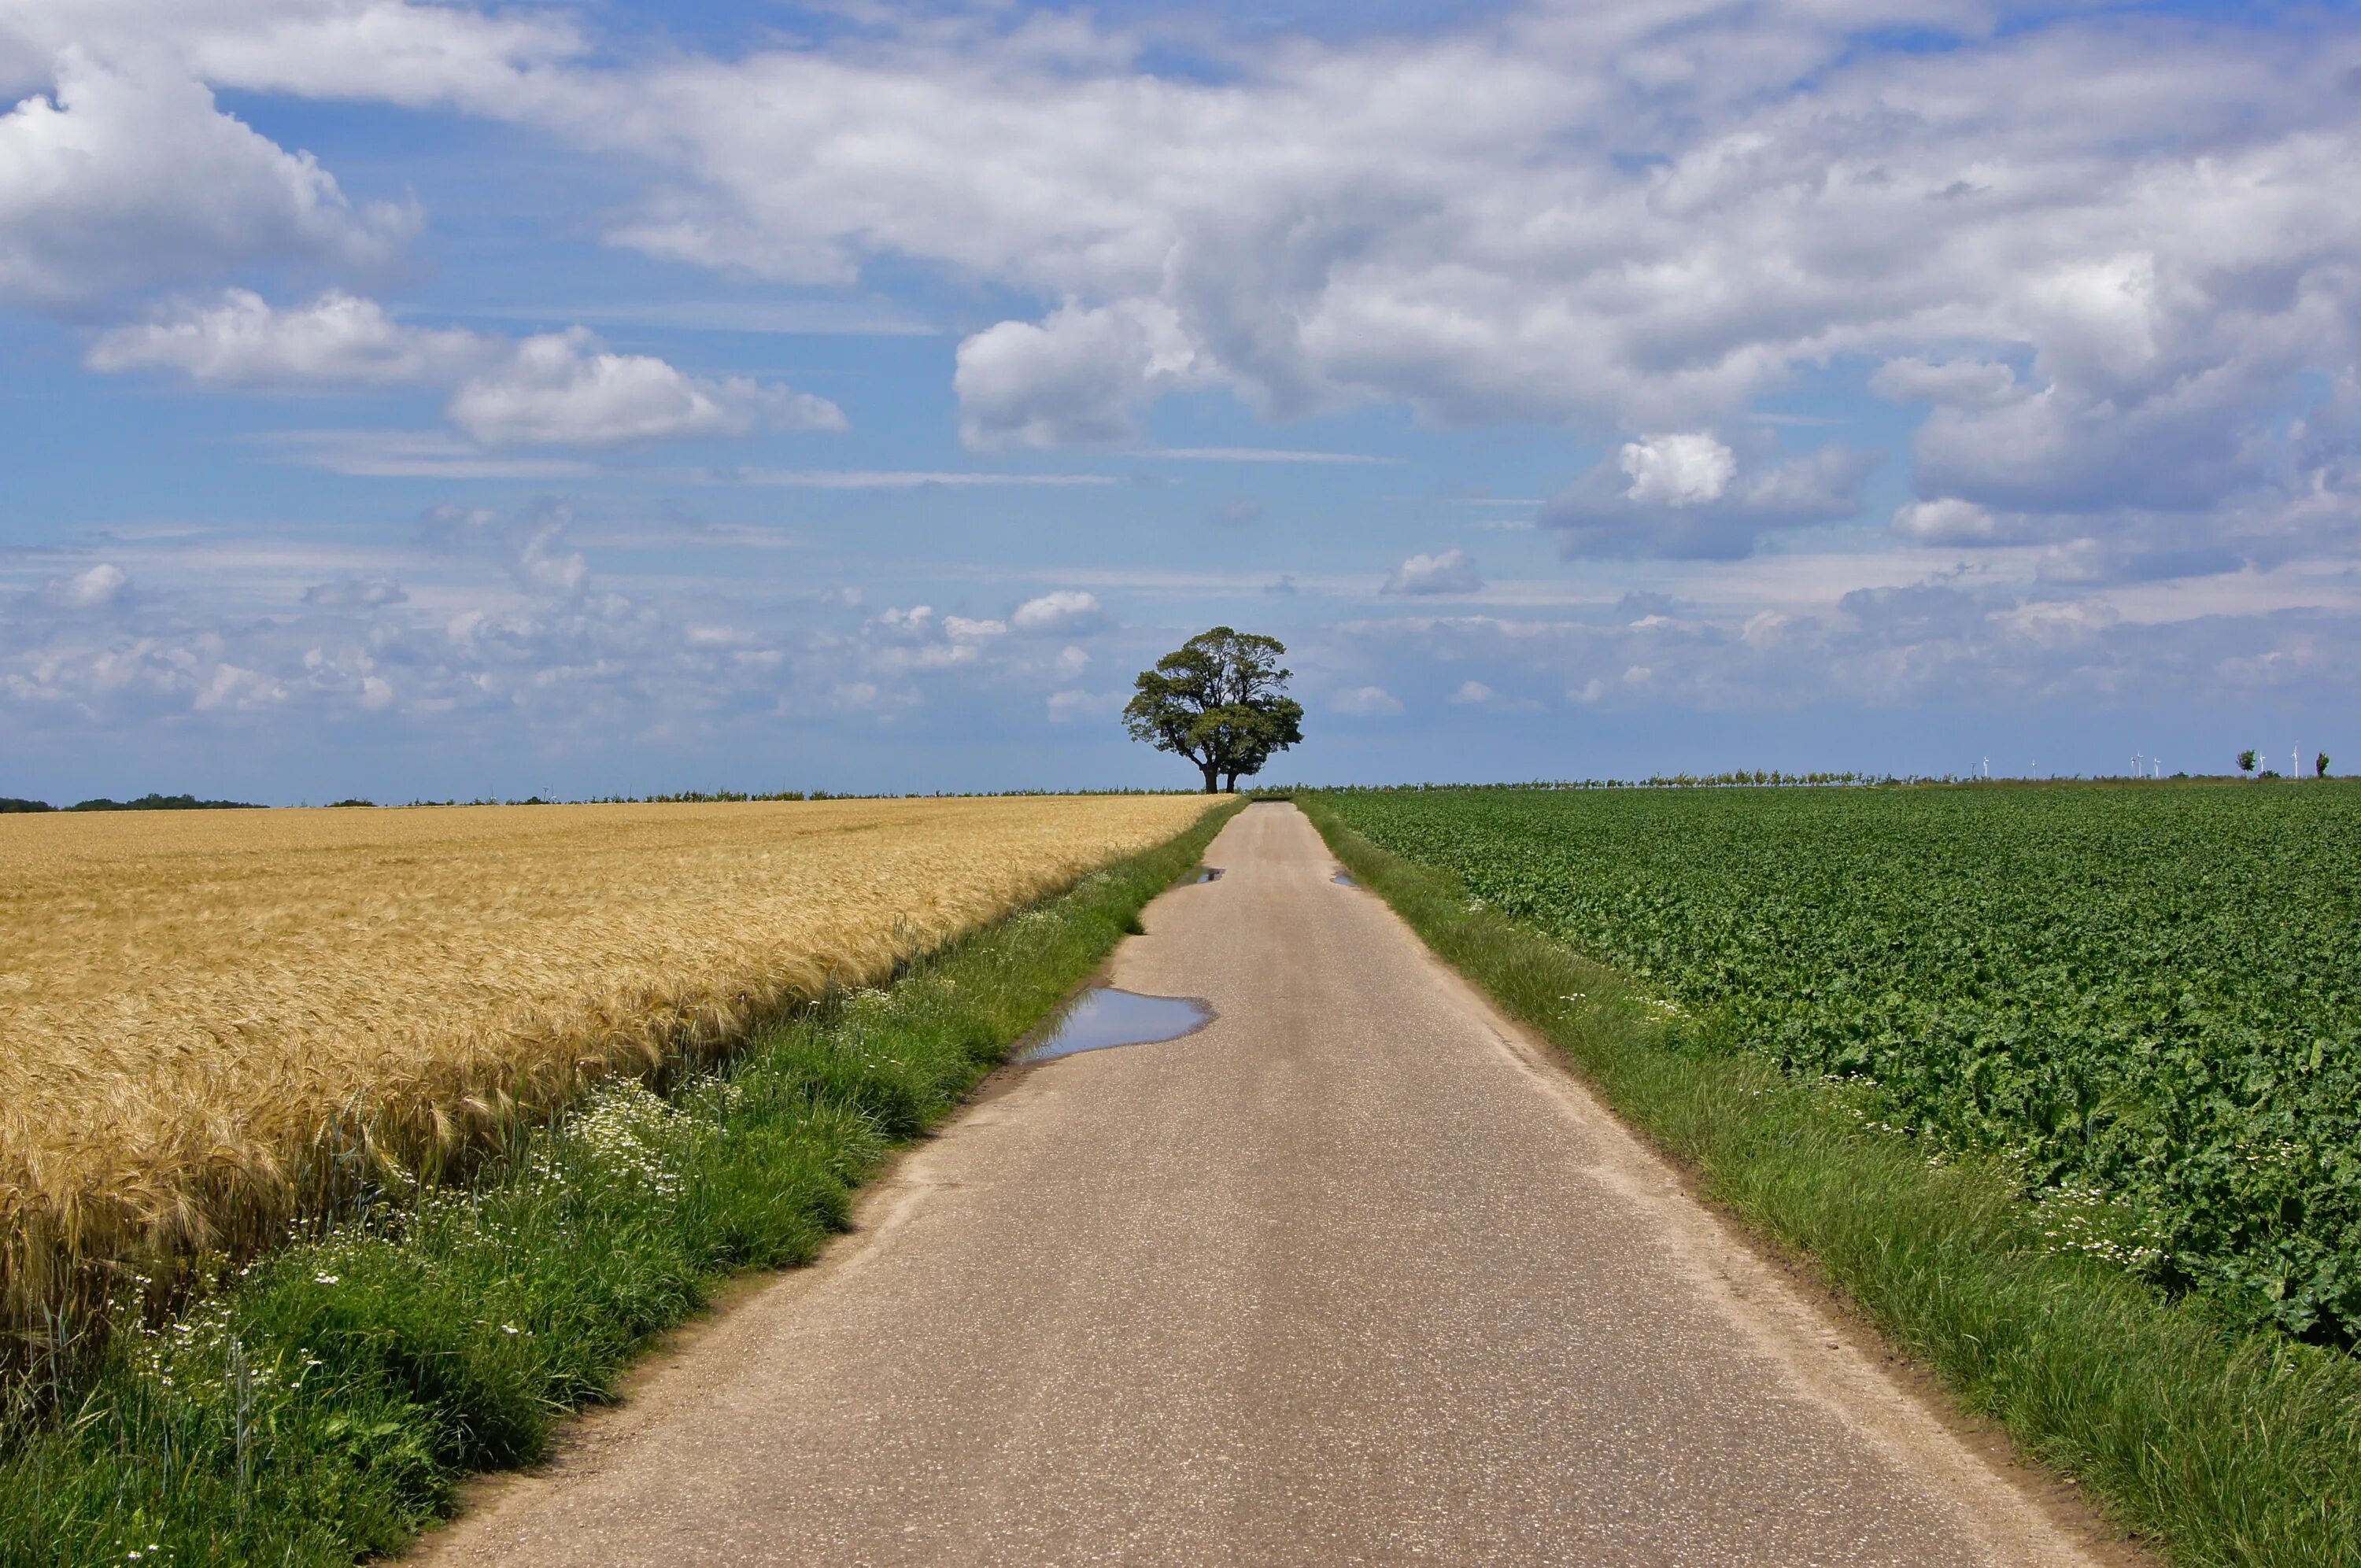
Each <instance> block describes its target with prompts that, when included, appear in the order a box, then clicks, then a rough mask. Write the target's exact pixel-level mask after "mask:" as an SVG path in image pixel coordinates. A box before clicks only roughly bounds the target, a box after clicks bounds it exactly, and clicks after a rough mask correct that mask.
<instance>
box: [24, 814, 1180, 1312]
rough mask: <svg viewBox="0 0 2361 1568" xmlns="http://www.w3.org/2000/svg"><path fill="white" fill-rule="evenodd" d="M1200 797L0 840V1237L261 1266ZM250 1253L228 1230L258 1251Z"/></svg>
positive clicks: (232, 817) (307, 818)
mask: <svg viewBox="0 0 2361 1568" xmlns="http://www.w3.org/2000/svg"><path fill="white" fill-rule="evenodd" d="M1205 805H1206V802H1205V801H1204V800H1203V799H1202V797H1188V796H1169V795H1164V796H1156V795H1151V796H1141V795H1124V796H1099V797H1091V796H1066V797H1024V798H1005V799H950V800H906V801H874V802H873V801H810V802H791V803H760V804H731V805H708V806H670V805H666V806H486V807H419V808H409V809H401V810H361V809H346V810H316V811H267V812H266V811H185V812H153V813H146V812H142V813H110V814H105V815H95V814H94V815H88V816H80V815H56V816H21V817H0V1236H5V1258H0V1267H5V1273H6V1278H5V1290H6V1293H7V1295H8V1296H9V1298H10V1299H11V1304H12V1305H14V1306H16V1307H17V1308H19V1309H20V1310H21V1309H24V1308H27V1307H28V1306H30V1305H31V1303H32V1302H33V1301H34V1300H35V1299H38V1298H40V1297H42V1296H44V1295H47V1294H51V1293H53V1292H54V1291H55V1290H56V1288H58V1287H59V1286H60V1285H61V1284H63V1283H64V1281H62V1280H61V1279H60V1278H58V1277H56V1275H55V1271H56V1270H57V1268H58V1267H59V1266H60V1264H61V1262H62V1261H63V1260H66V1259H70V1258H73V1257H77V1256H78V1257H82V1258H85V1259H86V1258H91V1257H111V1258H117V1259H124V1260H132V1261H140V1262H153V1261H156V1260H159V1259H165V1258H170V1257H173V1256H186V1255H189V1254H190V1253H192V1252H194V1251H197V1250H201V1249H204V1248H208V1247H218V1246H224V1245H228V1246H232V1247H237V1246H242V1245H247V1244H249V1243H250V1242H251V1241H252V1240H253V1237H254V1234H256V1233H257V1232H258V1227H265V1226H269V1227H282V1226H283V1225H284V1223H286V1221H287V1219H288V1218H289V1217H290V1216H291V1215H292V1214H295V1213H299V1212H302V1210H303V1208H304V1206H305V1204H306V1203H307V1202H308V1201H316V1200H317V1198H318V1197H319V1194H318V1193H316V1192H313V1191H308V1190H307V1184H310V1185H316V1184H317V1183H318V1182H319V1181H320V1180H322V1179H324V1178H323V1176H322V1174H321V1173H322V1172H324V1171H326V1170H328V1168H329V1166H328V1164H327V1163H326V1162H324V1161H323V1159H322V1157H321V1151H322V1149H323V1147H324V1146H326V1145H328V1144H333V1146H334V1148H335V1151H336V1154H337V1158H338V1159H339V1160H341V1161H343V1162H344V1163H345V1164H347V1165H348V1164H349V1163H350V1162H351V1160H352V1159H353V1158H354V1157H355V1155H354V1151H356V1150H358V1151H360V1153H361V1155H362V1156H365V1157H374V1158H376V1159H379V1160H393V1161H410V1162H414V1161H416V1160H419V1159H421V1158H432V1157H434V1152H435V1151H436V1150H438V1149H440V1150H448V1149H452V1148H457V1147H464V1146H467V1144H468V1141H469V1139H470V1137H471V1135H478V1134H482V1133H484V1132H486V1131H487V1130H488V1129H497V1128H498V1127H500V1126H501V1125H504V1124H514V1119H515V1117H516V1115H517V1114H518V1113H520V1112H524V1113H532V1112H537V1111H540V1110H543V1109H546V1108H547V1107H549V1106H551V1105H554V1104H556V1103H558V1102H562V1101H564V1100H565V1099H566V1097H567V1096H569V1095H570V1094H571V1093H573V1092H574V1091H575V1090H576V1089H577V1086H578V1085H579V1084H581V1083H582V1082H583V1081H585V1080H587V1079H590V1078H595V1077H599V1076H603V1075H606V1074H609V1073H611V1072H616V1071H632V1070H641V1069H645V1068H647V1067H649V1066H652V1065H653V1064H655V1063H656V1062H658V1061H661V1060H664V1059H666V1058H672V1057H674V1056H675V1055H678V1054H683V1053H686V1054H688V1055H692V1056H694V1055H697V1054H699V1053H703V1052H709V1051H711V1050H713V1049H716V1048H718V1047H721V1046H723V1045H726V1044H727V1043H729V1042H730V1040H731V1039H733V1038H734V1037H736V1036H737V1035H738V1034H739V1032H740V1031H741V1029H742V1027H743V1025H745V1024H746V1023H747V1022H748V1021H749V1020H751V1019H752V1018H753V1017H754V1016H756V1015H758V1014H761V1013H762V1012H763V1011H764V1010H766V1009H769V1008H772V1007H775V1006H777V1005H779V1004H781V1003H785V1002H788V1001H792V1000H793V999H795V998H796V997H797V996H799V995H810V994H814V993H817V992H820V991H821V990H823V989H824V988H825V987H826V986H827V985H828V984H829V981H831V980H834V981H837V982H839V983H844V984H852V983H860V982H863V981H872V980H874V979H877V978H879V977H881V976H883V975H884V974H885V973H886V972H888V971H889V970H890V969H891V968H892V966H893V964H894V963H895V960H896V959H897V958H900V957H902V956H905V955H906V954H908V953H910V952H911V951H913V950H914V949H917V948H924V947H927V946H929V945H931V944H933V943H935V942H938V941H939V940H941V939H942V938H946V937H949V936H950V935H952V934H954V933H956V932H958V931H960V930H962V929H964V928H967V927H972V926H975V925H977V924H980V923H982V922H984V921H987V920H989V919H992V918H993V917H994V916H999V915H1001V914H1003V913H1005V912H1006V911H1008V910H1009V909H1011V908H1013V907H1015V906H1016V905H1021V904H1024V903H1026V902H1028V901H1030V900H1032V899H1034V898H1037V897H1038V896H1041V895H1042V894H1047V893H1049V892H1051V891H1053V890H1055V889H1058V888H1060V887H1062V886H1064V885H1066V884H1067V883H1071V881H1072V880H1073V879H1074V878H1075V877H1077V876H1078V875H1080V874H1082V872H1086V871H1087V870H1089V869H1091V868H1092V867H1094V866H1097V865H1101V864H1104V863H1105V862H1106V861H1110V860H1113V859H1115V858H1116V857H1118V856H1121V855H1124V854H1126V853H1129V852H1132V851H1135V850H1140V849H1143V848H1145V847H1147V846H1148V845H1150V844H1153V843H1156V842H1159V841H1160V840H1162V839H1167V838H1170V836H1171V835H1173V834H1174V833H1177V832H1179V831H1180V830H1181V829H1182V828H1185V827H1186V826H1187V825H1188V824H1189V823H1190V822H1191V821H1193V820H1194V819H1195V818H1196V817H1197V816H1198V815H1199V814H1200V813H1201V812H1202V810H1203V809H1204V807H1205ZM241 1233H242V1234H241Z"/></svg>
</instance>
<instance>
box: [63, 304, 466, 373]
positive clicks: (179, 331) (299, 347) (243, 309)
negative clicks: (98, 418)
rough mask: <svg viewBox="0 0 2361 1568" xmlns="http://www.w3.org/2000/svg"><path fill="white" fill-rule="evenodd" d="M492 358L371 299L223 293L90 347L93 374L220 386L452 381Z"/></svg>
mask: <svg viewBox="0 0 2361 1568" xmlns="http://www.w3.org/2000/svg"><path fill="white" fill-rule="evenodd" d="M496 352H497V349H496V348H495V346H494V345H493V344H492V343H491V342H489V341H488V340H486V339H484V338H482V337H479V336H478V335H477V334H474V333H471V332H466V331H461V330H459V329H456V328H449V327H442V328H437V327H418V326H405V325H403V324H402V323H399V322H397V321H395V320H394V319H393V318H392V317H391V316H390V315H388V314H387V313H386V311H385V307H384V306H382V305H380V304H379V303H378V302H376V301H374V300H366V299H362V298H360V297H359V296H357V295H354V294H348V293H346V292H344V291H341V290H331V291H328V292H327V293H324V294H322V295H320V296H319V297H318V298H317V299H315V300H313V301H312V302H310V303H308V304H305V305H302V306H298V307H296V308H295V309H292V310H285V311H280V310H274V309H273V308H272V307H271V306H270V305H269V303H268V302H265V301H264V299H263V298H262V296H261V295H259V294H257V293H255V292H254V291H251V290H247V289H231V290H227V291H225V292H224V293H223V294H222V295H221V297H220V298H219V299H218V300H216V301H215V302H213V303H211V304H200V303H197V302H191V301H181V302H179V303H177V304H175V305H174V306H173V307H171V308H170V310H168V311H166V312H164V313H159V315H158V316H156V317H155V318H154V319H152V320H149V321H147V322H142V323H137V324H136V325H130V326H120V327H116V328H115V329H114V330H113V331H110V332H107V333H104V334H102V335H101V336H100V337H99V338H98V340H97V341H96V342H95V343H93V345H91V350H90V354H89V358H88V363H89V365H90V367H91V368H93V369H94V370H102V371H108V372H119V371H126V370H177V371H179V372H181V374H182V375H185V376H187V377H188V378H190V379H191V380H192V381H197V382H200V383H205V384H209V385H219V386H271V385H279V386H291V385H299V384H302V383H305V382H321V381H326V382H346V383H357V384H360V385H365V386H368V385H377V386H386V385H398V384H416V383H427V384H432V383H437V382H445V381H449V380H455V379H456V378H458V377H459V376H461V375H463V374H465V373H466V372H467V370H469V369H470V368H473V367H478V366H480V365H482V364H483V363H484V362H485V361H486V360H488V359H489V358H491V357H492V356H494V354H495V353H496Z"/></svg>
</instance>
